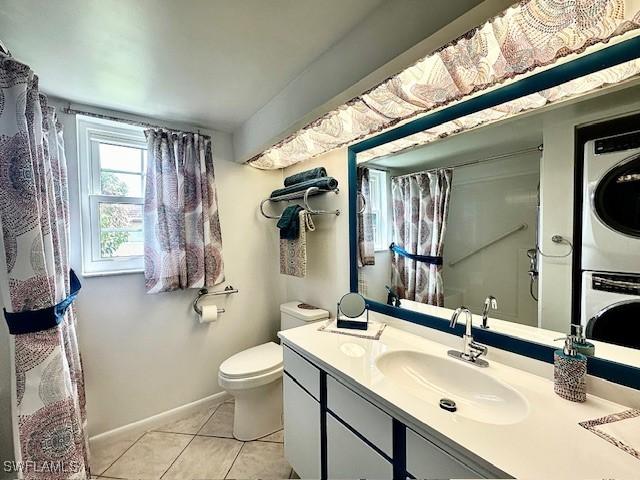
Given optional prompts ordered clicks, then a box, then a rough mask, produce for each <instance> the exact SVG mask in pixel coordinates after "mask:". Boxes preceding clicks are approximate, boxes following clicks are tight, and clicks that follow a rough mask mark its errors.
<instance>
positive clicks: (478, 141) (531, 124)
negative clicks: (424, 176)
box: [367, 114, 543, 174]
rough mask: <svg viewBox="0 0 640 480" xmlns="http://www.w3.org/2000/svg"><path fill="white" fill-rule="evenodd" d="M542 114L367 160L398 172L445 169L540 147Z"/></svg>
mask: <svg viewBox="0 0 640 480" xmlns="http://www.w3.org/2000/svg"><path fill="white" fill-rule="evenodd" d="M542 125H543V116H542V114H538V115H531V116H522V117H516V118H515V119H509V120H506V121H502V122H497V123H494V124H492V125H489V126H485V127H480V128H476V129H474V130H469V131H467V132H464V133H463V134H459V135H452V136H450V137H446V138H444V139H442V140H437V141H435V142H433V143H430V144H427V145H423V146H420V147H416V148H414V149H411V150H407V151H405V152H400V153H398V154H396V155H389V156H386V157H380V158H376V159H373V160H371V161H369V162H367V165H369V166H372V167H373V166H378V167H382V168H385V169H391V170H393V171H394V173H395V174H404V173H410V172H415V171H416V170H423V169H430V168H442V167H448V166H452V165H459V164H462V163H467V162H475V161H482V160H485V159H488V158H493V157H496V156H501V155H505V154H509V153H512V152H518V151H520V150H525V149H528V148H533V147H537V146H538V145H540V144H541V143H542Z"/></svg>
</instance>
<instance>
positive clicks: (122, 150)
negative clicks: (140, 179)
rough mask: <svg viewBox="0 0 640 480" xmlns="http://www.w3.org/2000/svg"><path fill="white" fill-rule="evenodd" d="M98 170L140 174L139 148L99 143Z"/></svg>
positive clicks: (140, 151)
mask: <svg viewBox="0 0 640 480" xmlns="http://www.w3.org/2000/svg"><path fill="white" fill-rule="evenodd" d="M98 148H99V155H100V168H101V169H103V170H105V169H106V170H118V171H122V172H132V173H142V170H141V169H142V161H141V160H142V157H141V154H142V151H143V150H141V149H140V148H133V147H122V146H120V145H110V144H108V143H101V144H100V145H99V147H98Z"/></svg>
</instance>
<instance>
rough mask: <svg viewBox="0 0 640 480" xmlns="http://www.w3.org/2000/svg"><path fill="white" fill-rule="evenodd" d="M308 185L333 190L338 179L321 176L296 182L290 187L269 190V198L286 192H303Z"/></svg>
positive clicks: (336, 185)
mask: <svg viewBox="0 0 640 480" xmlns="http://www.w3.org/2000/svg"><path fill="white" fill-rule="evenodd" d="M309 187H318V188H319V189H320V190H327V191H329V190H335V189H336V188H338V180H336V179H335V178H333V177H322V178H315V179H312V180H307V181H306V182H302V183H296V184H295V185H291V186H290V187H285V188H279V189H278V190H274V191H273V192H271V198H274V197H279V196H281V195H286V194H288V193H296V192H304V191H305V190H306V189H307V188H309Z"/></svg>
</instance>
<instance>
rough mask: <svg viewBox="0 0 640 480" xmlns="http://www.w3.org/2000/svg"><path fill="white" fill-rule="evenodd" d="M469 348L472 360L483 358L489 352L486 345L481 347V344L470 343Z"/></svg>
mask: <svg viewBox="0 0 640 480" xmlns="http://www.w3.org/2000/svg"><path fill="white" fill-rule="evenodd" d="M469 348H470V349H471V350H472V356H473V358H474V359H476V358H478V357H481V356H485V355H486V354H487V352H488V351H489V347H487V346H486V345H483V344H481V343H478V342H476V341H472V342H471V343H470V344H469Z"/></svg>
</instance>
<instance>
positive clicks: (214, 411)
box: [160, 402, 224, 479]
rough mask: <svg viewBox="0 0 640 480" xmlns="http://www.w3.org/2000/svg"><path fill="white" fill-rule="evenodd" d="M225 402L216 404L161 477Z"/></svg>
mask: <svg viewBox="0 0 640 480" xmlns="http://www.w3.org/2000/svg"><path fill="white" fill-rule="evenodd" d="M223 403H224V402H222V403H219V404H218V405H216V408H214V409H213V412H211V414H210V415H209V416H208V417H207V418H206V420H205V421H204V422H203V423H202V425H201V426H200V428H199V429H198V431H197V432H196V433H195V434H191V435H192V436H191V440H189V443H187V444H186V445H185V446H184V448H183V449H182V450H181V451H180V453H179V454H178V455H177V456H176V458H174V459H173V462H171V465H169V466H168V467H167V469H166V470H165V471H164V473H163V474H162V475H160V479H162V477H164V476H165V475H166V474H167V472H168V471H169V470H171V467H173V464H174V463H176V462H177V461H178V458H180V456H181V455H182V454H183V453H184V451H185V450H186V449H187V447H188V446H189V445H191V442H193V441H194V440H195V438H196V437H197V436H198V432H199V431H200V430H202V429H203V428H204V426H205V425H206V424H207V422H208V421H209V420H211V417H213V415H214V414H215V413H216V412H217V411H218V408H220V405H222V404H223ZM162 433H170V432H162Z"/></svg>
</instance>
